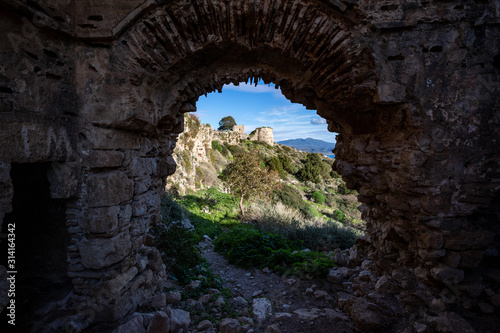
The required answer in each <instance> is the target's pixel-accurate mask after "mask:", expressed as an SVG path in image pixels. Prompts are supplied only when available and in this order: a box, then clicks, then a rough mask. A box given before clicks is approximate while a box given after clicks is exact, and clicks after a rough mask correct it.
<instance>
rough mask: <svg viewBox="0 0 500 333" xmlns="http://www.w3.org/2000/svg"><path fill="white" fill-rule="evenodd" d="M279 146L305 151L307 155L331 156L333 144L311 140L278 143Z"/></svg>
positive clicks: (292, 140)
mask: <svg viewBox="0 0 500 333" xmlns="http://www.w3.org/2000/svg"><path fill="white" fill-rule="evenodd" d="M278 143H279V144H282V145H285V146H289V147H293V148H295V149H297V150H301V151H306V152H308V153H322V154H325V155H329V154H332V150H333V148H335V143H330V142H326V141H323V140H316V139H313V138H307V139H291V140H284V141H278Z"/></svg>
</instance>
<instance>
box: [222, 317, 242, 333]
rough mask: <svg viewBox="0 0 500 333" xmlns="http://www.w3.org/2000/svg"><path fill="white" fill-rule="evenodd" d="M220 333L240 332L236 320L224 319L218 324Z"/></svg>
mask: <svg viewBox="0 0 500 333" xmlns="http://www.w3.org/2000/svg"><path fill="white" fill-rule="evenodd" d="M219 332H220V333H239V332H241V325H240V322H239V321H238V320H236V319H232V318H225V319H222V320H221V321H220V323H219Z"/></svg>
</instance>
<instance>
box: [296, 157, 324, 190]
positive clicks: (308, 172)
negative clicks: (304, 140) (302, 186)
mask: <svg viewBox="0 0 500 333" xmlns="http://www.w3.org/2000/svg"><path fill="white" fill-rule="evenodd" d="M330 171H331V165H329V164H328V163H326V162H323V161H322V160H321V157H320V156H319V154H315V153H309V154H307V156H306V160H305V163H304V167H303V168H302V169H301V170H300V171H299V176H300V178H302V180H303V181H311V182H313V183H321V180H322V179H328V178H331V176H330Z"/></svg>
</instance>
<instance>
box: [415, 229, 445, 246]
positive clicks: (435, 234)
mask: <svg viewBox="0 0 500 333" xmlns="http://www.w3.org/2000/svg"><path fill="white" fill-rule="evenodd" d="M443 243H444V239H443V233H442V232H440V231H428V232H424V233H421V234H420V236H419V238H418V245H419V247H420V248H423V249H440V248H442V247H443Z"/></svg>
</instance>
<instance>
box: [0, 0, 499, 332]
mask: <svg viewBox="0 0 500 333" xmlns="http://www.w3.org/2000/svg"><path fill="white" fill-rule="evenodd" d="M1 4H2V7H1V9H0V16H1V20H0V32H1V33H2V35H3V36H6V38H3V39H2V40H1V41H0V46H1V47H0V59H1V61H0V140H1V142H2V145H1V148H0V188H2V192H1V194H0V209H1V212H0V217H3V221H9V219H11V218H12V216H15V214H16V212H11V211H12V210H13V209H12V207H13V206H12V203H13V200H14V197H15V195H16V194H15V193H16V189H15V188H13V186H12V180H11V176H10V175H11V170H12V169H13V168H14V167H16V165H17V164H33V163H49V164H50V167H49V168H48V169H47V170H48V171H47V173H48V176H47V177H48V179H49V181H50V195H51V198H52V199H54V200H60V202H62V203H63V204H64V206H65V207H66V211H65V216H66V226H67V232H68V234H69V239H70V245H69V246H68V247H67V263H68V267H67V275H68V277H70V278H71V279H72V281H71V282H72V285H73V288H72V293H71V294H70V295H71V297H70V298H69V300H68V301H67V302H64V305H61V304H62V303H59V305H57V306H58V307H60V309H59V310H60V312H58V313H60V314H61V315H60V316H58V318H52V317H50V318H48V319H47V320H48V321H51V322H52V324H51V326H47V325H46V326H44V327H46V328H47V330H48V331H50V330H51V329H52V330H57V327H58V325H59V328H60V327H67V328H68V329H69V328H71V327H75V328H77V329H83V328H85V327H88V326H92V325H104V324H105V323H106V322H108V323H109V324H110V325H115V324H116V322H117V321H119V320H120V319H121V318H123V317H124V316H125V315H126V314H127V313H128V312H130V311H133V310H134V309H135V308H136V307H137V306H138V305H140V304H143V303H144V302H146V301H147V298H148V296H150V295H153V294H154V293H155V291H156V290H158V288H160V287H161V281H162V278H163V276H164V275H165V271H164V269H163V267H162V264H161V261H160V259H159V256H158V252H157V251H156V250H155V249H154V248H153V247H151V244H150V243H148V242H146V239H147V232H148V229H149V228H150V226H151V225H152V224H154V223H155V222H156V221H158V220H159V218H160V214H159V211H160V210H159V202H160V198H161V193H162V191H163V188H164V185H165V181H166V177H167V176H169V175H171V174H172V173H173V172H174V170H175V162H174V160H173V157H172V152H173V149H174V147H175V144H176V140H177V136H178V134H179V133H181V132H182V131H183V113H185V112H189V111H193V110H194V108H195V103H196V101H197V99H198V97H199V96H201V95H203V94H205V93H208V92H211V91H214V90H220V89H221V87H222V86H223V85H224V84H226V83H231V82H233V83H238V82H242V81H247V82H248V81H250V82H257V81H258V79H259V78H261V79H263V80H264V81H265V82H271V81H272V82H274V83H275V84H276V85H278V86H280V87H281V88H282V91H283V93H284V94H285V96H286V97H287V98H289V99H290V100H291V101H292V102H296V103H302V104H303V105H305V106H306V107H307V108H309V109H316V110H318V113H319V114H320V115H321V116H322V117H324V118H325V119H326V120H327V122H328V124H329V130H330V131H333V132H337V133H340V134H339V135H338V137H337V145H336V149H335V155H336V162H335V165H334V168H335V169H336V170H338V171H339V172H340V173H341V174H342V176H343V177H344V179H345V180H346V182H347V184H348V186H349V187H351V188H355V189H357V190H358V192H359V193H360V196H359V198H360V200H361V201H362V202H363V203H364V212H363V213H364V217H365V219H366V220H367V221H368V237H367V239H366V240H364V241H361V240H360V241H359V242H358V245H357V248H356V249H355V250H353V258H356V255H355V254H356V253H358V254H359V253H363V254H364V255H367V256H368V257H369V258H371V260H372V261H373V262H374V266H373V268H372V269H373V270H374V271H375V272H377V274H389V273H390V272H392V273H394V272H398V274H396V275H397V276H398V277H404V280H405V281H406V282H405V283H401V284H400V288H402V289H404V290H405V292H406V295H410V296H411V297H410V296H408V298H407V299H406V300H407V301H406V303H405V304H406V305H408V306H409V305H411V304H421V305H422V308H425V307H430V306H431V305H432V304H431V303H432V302H434V303H436V302H438V303H439V302H443V304H445V305H444V309H443V307H440V308H439V309H440V311H444V310H453V311H458V312H461V311H465V310H464V309H466V310H467V309H468V310H469V311H470V313H472V314H471V315H470V316H469V317H468V319H469V320H472V321H473V325H475V326H476V328H478V327H479V326H478V325H479V324H477V323H478V322H480V321H481V320H482V319H481V318H483V317H482V316H487V314H484V313H483V312H484V311H483V310H482V309H484V308H485V307H484V305H483V306H480V305H482V304H487V305H489V306H490V307H491V306H492V305H491V304H493V303H491V297H493V296H495V295H497V294H498V293H499V289H498V286H499V285H498V283H499V281H498V276H499V275H500V274H499V267H498V248H499V235H500V230H499V224H498V221H499V216H500V213H499V207H500V205H499V189H500V182H499V174H498V170H500V165H499V164H500V162H499V161H500V159H499V156H498V155H499V151H500V150H499V146H498V142H499V140H500V137H499V134H498V133H500V128H499V127H500V117H499V111H498V110H499V109H500V108H499V96H500V95H499V94H498V89H499V84H498V82H499V79H498V78H499V75H500V74H499V70H500V60H499V59H500V45H499V41H500V38H499V36H500V31H499V29H500V28H499V26H498V22H499V17H500V13H499V11H500V7H499V6H498V4H497V2H493V1H481V2H474V1H465V2H464V1H446V2H428V1H425V2H420V1H411V2H391V1H388V2H384V3H379V2H375V1H359V2H350V1H326V0H325V1H321V0H297V1H279V0H262V1H222V0H220V1H219V0H212V1H204V0H202V1H198V2H196V5H193V3H192V2H190V1H187V0H181V1H168V0H167V1H149V0H148V1H144V0H123V1H101V2H95V1H90V0H83V1H62V0H61V1H46V2H43V3H40V4H38V3H35V2H32V1H25V0H2V1H1ZM12 214H14V215H12ZM3 228H5V222H4V223H3V224H2V230H4V229H3ZM2 232H4V231H2ZM353 262H354V261H353ZM408 281H412V283H407V282H408ZM412 286H413V287H414V286H425V288H426V290H427V291H426V292H427V293H428V295H427V294H426V295H427V296H425V297H424V296H422V294H419V295H420V296H419V295H417V294H415V293H414V292H412V291H411V288H413V287H412ZM405 288H406V289H405ZM492 295H493V296H492ZM419 297H420V298H419ZM434 300H436V301H434ZM450 300H451V301H450ZM492 311H493V313H494V314H496V318H498V317H500V316H499V315H498V312H499V310H498V308H496V307H493V310H492ZM471 318H472V319H471ZM474 318H479V319H477V320H474ZM34 320H37V318H34ZM483 322H486V321H483Z"/></svg>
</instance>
